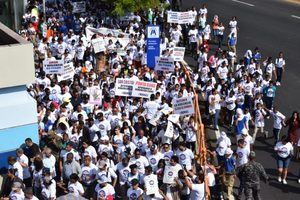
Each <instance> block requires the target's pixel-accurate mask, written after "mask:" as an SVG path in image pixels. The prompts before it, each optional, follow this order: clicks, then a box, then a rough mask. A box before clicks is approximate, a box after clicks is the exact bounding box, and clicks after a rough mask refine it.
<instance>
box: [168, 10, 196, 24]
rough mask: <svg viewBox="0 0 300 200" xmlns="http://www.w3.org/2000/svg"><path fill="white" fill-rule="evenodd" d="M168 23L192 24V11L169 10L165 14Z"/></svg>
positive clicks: (193, 20) (193, 19) (193, 17)
mask: <svg viewBox="0 0 300 200" xmlns="http://www.w3.org/2000/svg"><path fill="white" fill-rule="evenodd" d="M167 22H168V23H176V24H192V23H194V22H195V16H194V15H193V12H192V11H187V12H174V11H169V12H168V14H167Z"/></svg>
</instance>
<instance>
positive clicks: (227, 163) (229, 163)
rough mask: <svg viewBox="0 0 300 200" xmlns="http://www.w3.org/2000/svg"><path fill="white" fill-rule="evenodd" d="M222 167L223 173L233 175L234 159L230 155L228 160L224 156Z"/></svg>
mask: <svg viewBox="0 0 300 200" xmlns="http://www.w3.org/2000/svg"><path fill="white" fill-rule="evenodd" d="M224 167H225V173H233V172H234V169H235V159H234V157H233V155H231V156H230V157H229V158H226V156H224Z"/></svg>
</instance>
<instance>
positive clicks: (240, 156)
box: [236, 147, 250, 167]
mask: <svg viewBox="0 0 300 200" xmlns="http://www.w3.org/2000/svg"><path fill="white" fill-rule="evenodd" d="M236 154H237V159H236V166H237V167H239V166H242V165H244V164H246V163H247V162H248V156H249V154H250V150H249V149H248V148H247V147H244V148H241V147H238V148H237V150H236Z"/></svg>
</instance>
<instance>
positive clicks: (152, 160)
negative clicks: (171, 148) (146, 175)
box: [147, 152, 164, 171]
mask: <svg viewBox="0 0 300 200" xmlns="http://www.w3.org/2000/svg"><path fill="white" fill-rule="evenodd" d="M163 157H164V156H163V154H162V153H160V152H157V153H156V154H152V153H151V152H148V153H147V158H148V161H149V164H150V166H151V167H152V170H153V171H156V170H157V164H158V161H159V160H160V159H162V158H163Z"/></svg>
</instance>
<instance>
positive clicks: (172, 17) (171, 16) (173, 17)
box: [167, 11, 179, 24]
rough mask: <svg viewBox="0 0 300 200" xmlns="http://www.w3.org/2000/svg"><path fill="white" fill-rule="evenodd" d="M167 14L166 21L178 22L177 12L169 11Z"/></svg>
mask: <svg viewBox="0 0 300 200" xmlns="http://www.w3.org/2000/svg"><path fill="white" fill-rule="evenodd" d="M167 14H168V15H167V22H168V23H176V24H178V20H179V19H178V18H179V12H173V11H169V12H168V13H167Z"/></svg>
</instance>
